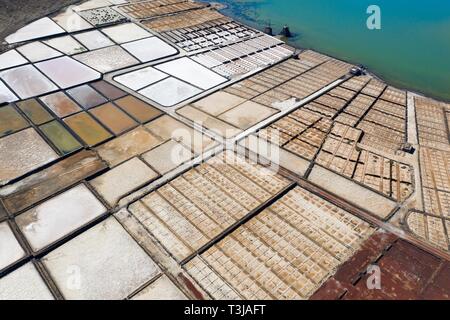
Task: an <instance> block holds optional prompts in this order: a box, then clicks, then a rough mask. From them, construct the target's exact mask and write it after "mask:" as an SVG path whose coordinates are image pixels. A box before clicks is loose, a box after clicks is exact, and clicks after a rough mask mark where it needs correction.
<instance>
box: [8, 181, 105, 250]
mask: <svg viewBox="0 0 450 320" xmlns="http://www.w3.org/2000/svg"><path fill="white" fill-rule="evenodd" d="M105 212H106V208H105V207H104V206H103V205H102V204H101V202H100V201H99V200H98V199H97V198H96V197H95V196H94V195H93V194H92V192H91V191H89V189H88V188H86V186H85V185H83V184H81V185H78V186H76V187H74V188H72V189H70V190H68V191H66V192H64V193H62V194H60V195H58V196H56V197H54V198H52V199H50V200H47V201H45V202H44V203H42V204H40V205H38V206H37V207H35V208H33V209H30V210H28V211H26V212H24V213H22V214H21V215H19V216H18V217H16V223H17V225H18V226H19V229H20V231H21V232H22V233H23V235H24V236H25V238H26V239H27V241H28V243H29V244H30V245H31V248H32V249H33V251H34V252H38V251H40V250H42V249H44V248H45V247H47V246H49V245H51V244H53V243H55V242H56V241H58V240H60V239H62V238H64V237H66V236H67V235H69V234H70V233H72V232H74V231H76V230H77V229H79V228H80V227H82V226H84V225H86V224H88V223H89V222H91V221H93V220H95V219H96V218H98V217H99V216H101V215H102V214H104V213H105Z"/></svg>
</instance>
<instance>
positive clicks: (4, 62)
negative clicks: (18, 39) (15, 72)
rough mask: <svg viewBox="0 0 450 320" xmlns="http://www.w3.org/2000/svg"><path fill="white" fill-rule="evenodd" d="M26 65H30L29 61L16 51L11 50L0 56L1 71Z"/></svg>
mask: <svg viewBox="0 0 450 320" xmlns="http://www.w3.org/2000/svg"><path fill="white" fill-rule="evenodd" d="M26 63H28V61H27V60H26V59H25V58H24V57H22V56H21V55H20V54H19V53H18V52H17V51H16V50H9V51H6V52H5V53H2V54H0V70H3V69H7V68H12V67H17V66H20V65H22V64H26Z"/></svg>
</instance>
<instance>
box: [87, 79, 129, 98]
mask: <svg viewBox="0 0 450 320" xmlns="http://www.w3.org/2000/svg"><path fill="white" fill-rule="evenodd" d="M91 87H93V88H94V89H95V90H97V91H98V92H100V93H101V94H102V95H103V96H105V97H106V98H108V99H109V100H116V99H119V98H122V97H124V96H126V95H127V93H126V92H125V91H122V90H120V89H119V88H117V87H115V86H113V85H112V84H110V83H108V82H106V81H104V80H101V81H97V82H93V83H91Z"/></svg>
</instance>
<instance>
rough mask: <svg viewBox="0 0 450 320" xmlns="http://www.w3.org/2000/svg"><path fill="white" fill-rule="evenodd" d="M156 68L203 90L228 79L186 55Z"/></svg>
mask: <svg viewBox="0 0 450 320" xmlns="http://www.w3.org/2000/svg"><path fill="white" fill-rule="evenodd" d="M156 68H157V69H158V70H161V71H163V72H165V73H167V74H170V75H172V76H174V77H176V78H178V79H181V80H183V81H186V82H188V83H191V84H193V85H194V86H197V87H199V88H202V89H203V90H208V89H211V88H213V87H216V86H218V85H219V84H222V83H224V82H226V81H228V80H227V79H226V78H224V77H222V76H220V75H218V74H217V73H215V72H213V71H211V70H209V69H207V68H205V67H203V66H202V65H201V64H199V63H197V62H195V61H193V60H191V59H189V58H186V57H184V58H180V59H177V60H173V61H169V62H166V63H163V64H160V65H157V66H156Z"/></svg>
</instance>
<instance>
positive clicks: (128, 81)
mask: <svg viewBox="0 0 450 320" xmlns="http://www.w3.org/2000/svg"><path fill="white" fill-rule="evenodd" d="M167 77H169V76H168V75H167V74H165V73H162V72H161V71H159V70H156V69H155V68H153V67H147V68H143V69H139V70H136V71H132V72H129V73H125V74H122V75H120V76H117V77H115V78H114V81H117V82H118V83H120V84H123V85H124V86H126V87H128V88H130V89H131V90H134V91H136V90H139V89H142V88H144V87H147V86H149V85H151V84H153V83H155V82H158V81H160V80H162V79H165V78H167Z"/></svg>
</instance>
